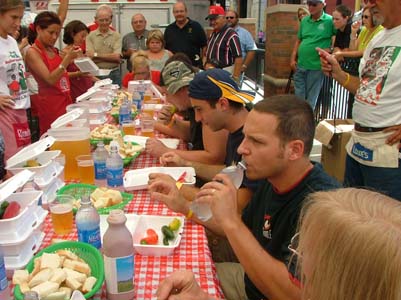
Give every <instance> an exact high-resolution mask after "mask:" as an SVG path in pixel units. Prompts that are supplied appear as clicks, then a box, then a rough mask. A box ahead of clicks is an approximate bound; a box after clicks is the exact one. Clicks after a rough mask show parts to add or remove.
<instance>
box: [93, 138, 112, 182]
mask: <svg viewBox="0 0 401 300" xmlns="http://www.w3.org/2000/svg"><path fill="white" fill-rule="evenodd" d="M107 157H109V154H108V152H107V150H106V149H105V148H104V144H103V142H99V143H98V144H97V147H96V150H95V152H93V162H94V164H95V181H96V185H97V186H103V185H105V183H106V175H107V174H106V160H107Z"/></svg>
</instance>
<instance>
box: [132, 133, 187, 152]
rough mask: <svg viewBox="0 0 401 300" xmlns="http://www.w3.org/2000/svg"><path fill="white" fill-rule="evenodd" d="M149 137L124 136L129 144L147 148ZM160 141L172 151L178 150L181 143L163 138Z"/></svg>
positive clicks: (177, 140)
mask: <svg viewBox="0 0 401 300" xmlns="http://www.w3.org/2000/svg"><path fill="white" fill-rule="evenodd" d="M147 139H148V137H146V136H140V135H126V136H124V141H125V142H128V143H132V142H134V143H137V144H139V145H141V146H142V147H145V145H146V141H147ZM158 140H159V141H161V142H162V143H163V144H164V145H165V146H166V147H168V148H170V149H177V147H178V144H179V143H180V140H179V139H169V138H161V139H158Z"/></svg>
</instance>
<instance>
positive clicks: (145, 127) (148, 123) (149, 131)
mask: <svg viewBox="0 0 401 300" xmlns="http://www.w3.org/2000/svg"><path fill="white" fill-rule="evenodd" d="M154 122H155V121H154V120H153V119H150V118H142V119H141V135H142V136H147V137H154V136H155V134H154V130H153V125H154Z"/></svg>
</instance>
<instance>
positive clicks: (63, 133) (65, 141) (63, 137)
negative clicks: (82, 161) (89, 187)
mask: <svg viewBox="0 0 401 300" xmlns="http://www.w3.org/2000/svg"><path fill="white" fill-rule="evenodd" d="M47 134H48V135H49V136H52V137H54V138H55V139H56V142H54V144H53V145H52V146H51V147H50V149H51V150H61V152H62V153H63V154H64V155H65V166H64V179H65V180H66V181H71V180H78V179H79V174H78V166H77V161H76V160H75V158H76V157H77V156H78V155H85V154H86V155H90V154H91V148H90V142H89V138H90V131H89V128H87V127H62V128H55V129H49V130H48V131H47Z"/></svg>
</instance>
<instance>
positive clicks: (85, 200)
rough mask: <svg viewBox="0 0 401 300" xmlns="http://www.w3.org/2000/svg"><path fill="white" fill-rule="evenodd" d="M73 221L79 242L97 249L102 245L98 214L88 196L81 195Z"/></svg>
mask: <svg viewBox="0 0 401 300" xmlns="http://www.w3.org/2000/svg"><path fill="white" fill-rule="evenodd" d="M75 223H76V225H77V231H78V240H79V241H80V242H84V243H88V244H90V245H92V246H93V247H95V248H97V249H100V248H101V247H102V242H101V239H100V216H99V213H98V212H97V210H96V209H95V208H94V207H93V205H92V203H91V201H90V198H89V196H82V198H81V207H80V208H79V209H78V211H77V214H76V216H75Z"/></svg>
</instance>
